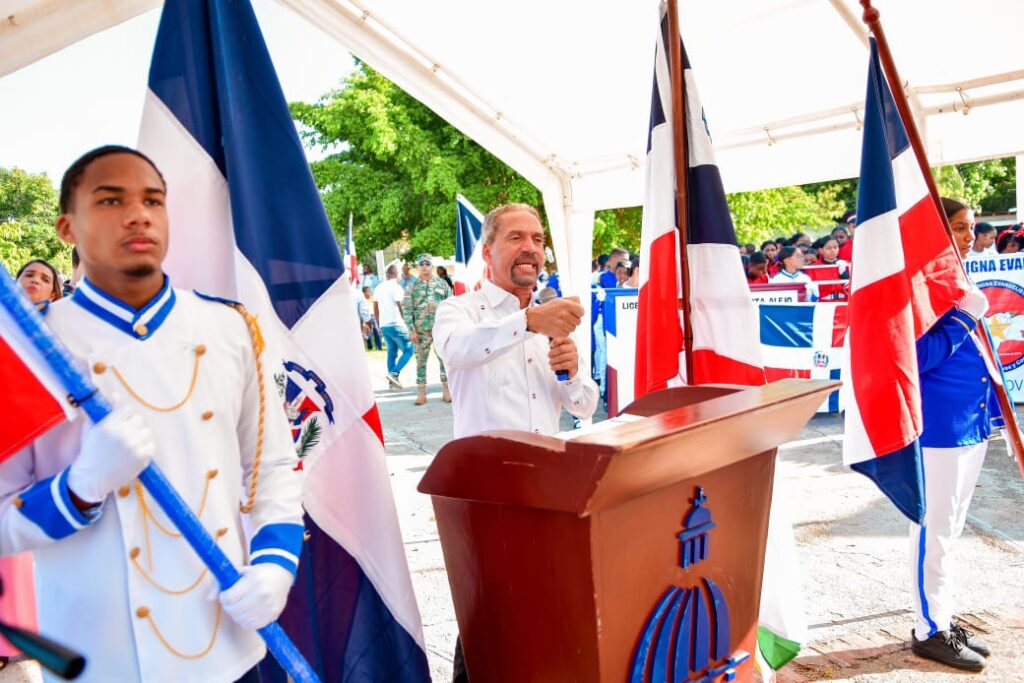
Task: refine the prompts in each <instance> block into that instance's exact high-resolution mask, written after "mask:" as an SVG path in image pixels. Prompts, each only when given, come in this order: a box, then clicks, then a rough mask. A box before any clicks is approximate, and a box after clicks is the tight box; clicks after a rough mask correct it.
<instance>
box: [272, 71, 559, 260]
mask: <svg viewBox="0 0 1024 683" xmlns="http://www.w3.org/2000/svg"><path fill="white" fill-rule="evenodd" d="M291 111H292V116H293V117H294V118H295V119H296V120H297V121H298V122H299V123H300V124H301V125H302V126H303V127H304V130H303V132H302V136H303V138H304V139H305V141H306V143H307V144H310V145H312V146H315V147H320V148H321V149H323V150H325V151H333V153H332V154H331V155H330V156H328V157H327V158H325V159H323V160H321V161H315V162H313V164H312V168H313V177H314V179H315V180H316V183H317V186H318V187H319V188H320V190H321V193H322V196H323V198H324V206H325V207H326V209H327V215H328V217H329V218H330V221H331V225H332V227H333V228H334V231H335V234H336V235H337V236H338V237H339V240H340V241H341V242H344V238H345V232H346V230H347V228H348V215H349V212H352V214H353V216H354V219H353V223H354V225H353V228H354V233H355V235H354V239H355V242H356V252H357V253H359V254H364V255H366V254H369V253H370V252H371V251H373V250H375V249H384V248H386V247H388V246H389V245H391V244H393V243H396V242H397V243H399V244H403V245H405V246H404V254H405V255H407V256H408V255H415V254H417V253H420V252H430V253H432V254H438V255H441V256H450V255H452V254H454V253H455V195H456V194H458V193H462V194H463V195H465V196H466V197H467V198H468V199H469V201H471V202H472V203H473V204H474V205H475V206H477V207H478V208H479V209H480V210H481V211H487V210H489V209H490V208H492V207H494V206H497V205H498V204H503V203H506V202H525V203H528V204H532V205H533V206H536V207H538V208H540V205H541V197H540V193H539V192H538V191H537V189H536V188H535V187H533V185H531V184H530V183H529V182H527V181H526V179H525V178H523V177H522V176H521V175H519V174H518V173H516V172H515V171H514V170H512V169H511V168H510V167H509V166H508V165H506V164H505V163H503V162H501V161H499V160H498V159H497V158H496V157H495V156H493V155H492V154H490V153H489V152H487V151H486V150H484V148H483V147H481V146H480V145H478V144H477V143H476V142H474V141H473V140H471V139H470V138H468V137H467V136H465V135H463V134H462V133H461V132H459V131H458V130H456V129H455V128H454V127H452V126H451V125H449V124H448V123H446V122H445V121H444V120H443V119H441V118H440V117H439V116H437V115H436V114H434V113H433V112H432V111H430V110H429V109H428V108H427V107H425V106H423V105H422V104H420V103H419V102H417V101H416V100H415V99H413V98H412V97H410V96H409V95H407V94H406V93H405V92H403V91H402V90H401V89H399V88H398V87H397V86H395V85H394V84H393V83H391V82H390V81H389V80H387V79H386V78H384V77H383V76H381V75H380V74H378V73H377V72H376V71H374V70H373V69H371V68H370V67H368V66H367V65H366V64H362V63H360V64H359V65H358V67H357V69H356V70H355V71H354V72H353V73H352V74H351V75H349V76H348V77H347V78H346V79H345V80H344V82H343V83H342V86H341V88H340V89H338V90H336V91H333V92H330V93H327V94H326V95H324V96H323V97H322V98H321V99H320V100H319V101H318V102H316V103H313V104H309V103H304V102H294V103H292V104H291Z"/></svg>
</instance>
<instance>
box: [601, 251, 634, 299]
mask: <svg viewBox="0 0 1024 683" xmlns="http://www.w3.org/2000/svg"><path fill="white" fill-rule="evenodd" d="M621 261H627V262H628V261H629V252H628V251H626V250H625V249H623V248H621V247H615V248H614V249H612V250H611V253H610V254H608V261H607V263H605V269H604V272H602V273H601V278H600V280H599V281H598V284H599V285H601V286H602V287H604V288H605V289H611V288H612V287H617V286H618V285H619V278H618V276H617V275H616V273H615V271H616V270H617V269H618V267H619V263H620V262H621Z"/></svg>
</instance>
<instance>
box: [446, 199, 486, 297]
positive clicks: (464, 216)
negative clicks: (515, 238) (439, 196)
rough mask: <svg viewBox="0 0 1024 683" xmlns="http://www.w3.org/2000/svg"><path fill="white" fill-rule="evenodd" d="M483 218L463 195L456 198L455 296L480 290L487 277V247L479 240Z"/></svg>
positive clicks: (453, 277)
mask: <svg viewBox="0 0 1024 683" xmlns="http://www.w3.org/2000/svg"><path fill="white" fill-rule="evenodd" d="M483 227H484V217H483V214H481V213H480V212H479V211H477V208H476V207H475V206H473V204H472V203H471V202H470V201H469V200H468V199H466V198H465V197H463V196H462V195H461V194H460V195H457V196H456V197H455V273H454V275H453V276H452V279H453V281H454V283H455V294H456V295H458V294H465V293H466V292H471V291H473V290H475V289H479V288H480V283H481V282H483V281H484V279H485V278H486V274H487V264H486V263H485V262H484V243H483V240H481V239H480V236H481V233H482V232H483Z"/></svg>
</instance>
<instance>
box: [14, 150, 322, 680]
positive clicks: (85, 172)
mask: <svg viewBox="0 0 1024 683" xmlns="http://www.w3.org/2000/svg"><path fill="white" fill-rule="evenodd" d="M166 193H167V188H166V186H165V183H164V180H163V177H162V175H161V174H160V172H159V171H158V170H157V169H156V167H155V166H154V165H153V163H152V162H151V161H150V160H149V159H148V158H146V157H145V156H143V155H142V154H140V153H138V152H136V151H135V150H131V149H128V148H123V147H103V148H99V149H96V150H93V151H91V152H89V153H87V154H86V155H84V156H83V157H81V158H80V159H79V160H77V161H76V162H75V163H74V164H72V165H71V167H70V168H69V169H68V171H67V173H66V174H65V176H64V179H63V181H62V183H61V193H60V205H61V215H60V217H59V218H58V221H57V230H58V232H59V234H60V236H61V238H62V239H64V240H65V241H68V242H71V243H73V244H75V245H76V246H77V249H78V252H79V254H80V256H81V260H82V264H83V266H84V271H85V277H84V279H83V280H82V282H81V285H80V287H79V288H78V289H77V290H76V291H75V294H74V295H73V296H72V297H70V298H69V299H66V300H62V301H61V302H59V305H54V306H51V307H50V308H49V310H48V313H47V315H46V318H47V322H48V323H49V326H50V327H51V328H52V330H53V331H54V333H55V334H56V336H57V337H58V338H59V339H60V340H61V341H62V342H63V343H64V344H65V345H66V346H67V347H68V349H69V351H70V353H71V355H72V358H73V360H74V361H75V362H76V363H77V364H78V365H80V366H81V367H82V368H83V369H85V370H86V371H87V372H88V373H89V375H90V378H91V380H92V382H93V383H94V384H95V385H96V386H97V387H98V388H99V389H100V390H101V391H102V392H103V393H104V395H106V396H107V397H108V398H111V399H112V400H114V401H115V403H116V402H117V397H120V398H121V406H120V407H118V408H116V409H115V411H114V412H113V413H112V414H111V415H110V416H108V417H107V418H106V419H104V420H102V421H101V422H99V423H97V424H95V425H87V424H83V423H84V422H85V420H83V419H77V420H72V421H70V422H65V423H62V424H60V425H58V426H56V427H54V428H53V429H52V430H50V431H49V432H47V433H45V434H44V435H43V436H41V437H40V438H38V439H37V440H36V441H35V442H34V443H33V444H32V445H31V446H28V447H27V448H25V449H22V450H21V451H19V452H18V453H16V454H14V455H13V456H12V457H11V458H10V459H8V460H6V461H4V462H3V463H2V464H0V499H2V504H0V551H2V552H3V553H4V554H9V553H16V552H21V551H24V550H32V551H34V553H35V560H36V576H37V589H38V590H37V593H38V595H37V599H38V603H39V623H40V628H41V629H42V630H43V631H44V632H46V633H47V634H48V635H50V636H52V637H54V638H55V639H57V640H58V641H60V642H64V643H67V644H68V645H70V646H72V647H74V648H76V649H79V650H81V651H82V652H83V653H84V654H85V656H86V659H87V666H86V670H85V673H84V678H82V679H80V680H87V681H156V680H197V681H198V680H201V681H224V682H225V683H230V682H231V681H236V680H258V678H257V677H256V672H255V670H254V667H255V666H256V664H257V663H258V662H259V661H260V660H261V659H262V658H263V656H264V653H265V649H264V646H263V643H262V642H261V641H260V638H259V636H258V635H257V634H256V633H255V632H254V631H255V630H256V629H258V628H261V627H263V626H265V625H267V624H268V623H270V622H271V621H273V620H274V619H276V618H277V616H278V615H279V614H280V612H281V610H282V609H283V608H284V604H285V601H286V599H287V596H288V591H289V589H290V587H291V585H292V582H293V578H294V574H295V571H296V568H297V564H298V555H299V553H300V549H301V545H302V537H303V526H302V508H301V504H300V493H301V486H302V481H301V475H300V473H299V472H297V471H296V464H297V457H296V454H295V449H294V446H293V444H292V440H291V437H290V434H289V429H288V425H287V422H286V421H285V419H284V414H283V412H282V411H281V410H280V409H279V407H278V406H279V403H278V402H277V400H276V398H275V397H274V395H273V394H272V395H271V397H270V399H269V401H268V397H267V395H266V392H267V391H271V392H272V391H273V387H274V383H273V378H272V376H271V374H270V371H271V367H270V364H269V363H263V362H262V347H263V341H262V335H261V334H260V330H259V326H258V324H257V323H256V321H255V319H254V318H253V317H252V316H250V315H249V314H248V313H247V312H246V311H245V310H244V309H243V308H241V307H240V306H238V305H233V304H232V303H231V302H227V301H223V300H211V299H207V298H205V297H203V296H202V295H197V294H193V293H190V292H186V291H182V290H175V289H173V288H172V287H171V284H170V282H169V280H168V278H167V277H166V275H165V274H164V273H163V271H162V268H161V265H162V263H163V260H164V257H165V255H166V253H167V246H168V237H169V235H168V225H167V223H168V222H167V213H166V209H165V199H166ZM151 459H152V460H154V461H156V462H157V463H159V465H160V466H161V468H163V469H164V471H165V472H166V474H167V476H168V478H169V479H170V480H171V482H172V483H173V484H174V486H175V488H176V489H177V490H178V492H179V493H180V494H181V495H182V497H183V498H184V500H185V501H186V503H187V504H188V505H189V506H191V507H192V508H193V510H194V511H195V513H196V515H197V516H198V517H199V518H200V519H201V521H202V523H203V524H204V525H205V526H206V527H207V529H208V530H209V531H210V533H211V535H212V536H214V537H215V538H216V539H217V542H218V544H219V546H220V548H221V549H222V550H223V551H224V552H225V553H226V554H227V556H228V557H229V558H230V559H231V560H232V562H233V563H235V564H237V565H241V566H243V568H242V579H241V580H240V581H238V583H236V584H235V585H234V586H232V587H231V588H230V589H228V590H227V591H224V592H222V593H220V595H219V600H217V599H215V598H216V596H217V587H216V582H215V581H214V580H213V578H212V577H211V576H210V575H209V573H208V572H207V570H206V569H205V567H204V565H203V564H202V562H201V561H200V560H199V558H198V557H197V556H196V555H195V554H194V553H193V552H192V550H191V549H190V548H189V547H188V545H187V544H186V542H185V541H184V540H183V539H182V538H181V536H180V534H178V533H177V531H176V530H175V529H174V528H173V526H172V525H171V524H170V523H169V522H168V521H167V519H166V517H164V515H163V514H162V512H160V511H159V510H158V509H157V507H156V504H155V503H154V502H153V501H152V499H150V498H149V497H148V495H147V494H146V493H145V492H144V489H143V488H142V487H141V485H139V483H138V481H137V480H136V477H137V476H138V474H139V473H140V472H141V471H142V469H143V468H145V466H146V465H147V464H148V463H149V461H150V460H151ZM242 512H245V513H247V514H248V518H247V521H246V522H247V523H246V522H243V517H242V514H241V513H242ZM246 526H248V527H249V528H250V529H251V533H247V529H246ZM247 538H248V539H249V540H248V543H246V539H247ZM225 612H226V613H227V616H228V617H229V618H227V619H225V618H224V616H223V613H225ZM97 624H100V626H97Z"/></svg>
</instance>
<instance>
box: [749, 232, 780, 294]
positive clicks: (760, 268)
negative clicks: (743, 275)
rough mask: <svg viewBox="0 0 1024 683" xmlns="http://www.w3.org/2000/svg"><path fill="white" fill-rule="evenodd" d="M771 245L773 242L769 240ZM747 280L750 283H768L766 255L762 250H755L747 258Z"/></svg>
mask: <svg viewBox="0 0 1024 683" xmlns="http://www.w3.org/2000/svg"><path fill="white" fill-rule="evenodd" d="M769 244H771V245H772V246H774V245H775V243H774V242H770V243H769ZM747 282H749V283H750V284H752V285H755V284H767V283H768V257H767V256H765V253H764V252H763V251H755V252H754V253H753V254H751V255H750V258H749V259H747Z"/></svg>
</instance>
